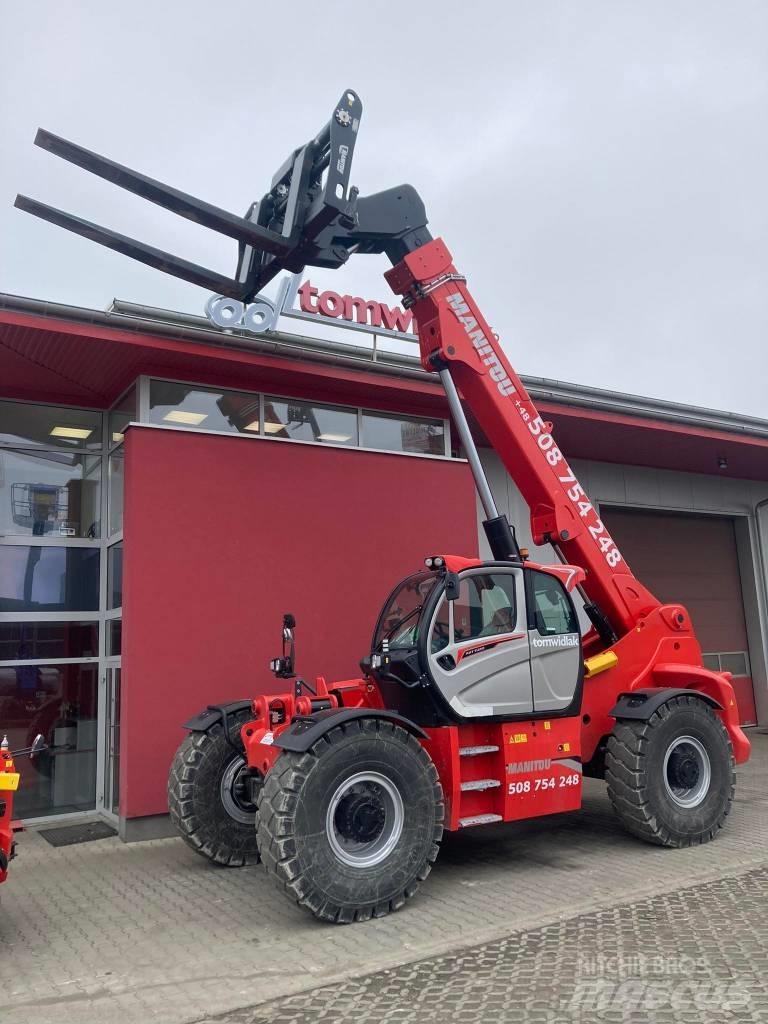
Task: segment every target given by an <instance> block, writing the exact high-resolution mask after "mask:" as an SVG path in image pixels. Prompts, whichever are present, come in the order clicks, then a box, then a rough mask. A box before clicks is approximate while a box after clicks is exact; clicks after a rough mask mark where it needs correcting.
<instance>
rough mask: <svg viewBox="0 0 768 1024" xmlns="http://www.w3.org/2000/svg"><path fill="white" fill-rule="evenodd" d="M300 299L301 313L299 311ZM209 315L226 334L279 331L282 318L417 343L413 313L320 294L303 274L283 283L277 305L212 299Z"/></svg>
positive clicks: (334, 294)
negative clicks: (333, 323) (327, 322)
mask: <svg viewBox="0 0 768 1024" xmlns="http://www.w3.org/2000/svg"><path fill="white" fill-rule="evenodd" d="M297 296H298V300H299V308H298V309H296V308H295V303H296V298H297ZM205 315H206V316H207V317H208V319H209V320H210V321H211V323H214V324H215V325H216V326H217V327H222V328H224V330H234V329H239V330H245V331H248V332H249V333H251V334H264V333H266V332H267V331H275V330H277V327H278V321H279V320H280V317H281V316H286V317H292V318H294V319H298V320H314V319H315V318H323V319H327V320H335V321H337V322H338V323H339V326H341V327H344V326H347V327H355V328H358V329H361V330H369V331H375V332H376V333H377V334H391V335H395V336H400V337H402V336H404V335H409V338H410V340H414V335H416V333H417V328H416V321H415V319H414V316H413V313H412V312H411V310H409V309H401V307H400V306H388V305H387V304H386V303H385V302H378V301H376V300H375V299H363V298H361V297H360V296H358V295H340V294H339V293H338V292H334V291H330V290H326V291H320V289H319V288H316V287H315V286H314V285H313V284H312V283H311V282H310V281H304V282H302V280H301V275H300V274H295V275H294V276H293V277H291V278H288V279H286V280H284V281H283V283H282V284H281V286H280V291H279V292H278V296H277V298H276V299H275V300H274V301H273V300H272V299H268V298H267V297H266V296H264V295H257V296H256V298H255V299H254V300H253V302H250V303H248V304H247V305H246V303H244V302H240V301H239V300H238V299H229V298H227V297H226V296H225V295H212V296H211V297H210V299H209V300H208V302H207V303H206V306H205ZM409 332H410V334H409Z"/></svg>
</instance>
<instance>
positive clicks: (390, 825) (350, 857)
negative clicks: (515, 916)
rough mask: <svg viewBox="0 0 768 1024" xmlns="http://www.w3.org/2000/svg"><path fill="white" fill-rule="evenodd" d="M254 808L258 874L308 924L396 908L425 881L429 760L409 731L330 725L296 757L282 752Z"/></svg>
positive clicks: (438, 816)
mask: <svg viewBox="0 0 768 1024" xmlns="http://www.w3.org/2000/svg"><path fill="white" fill-rule="evenodd" d="M361 777H364V778H362V779H361ZM355 780H358V781H355ZM258 806H259V822H258V837H259V850H260V851H261V858H262V861H263V863H264V867H265V868H266V870H267V873H268V874H269V875H270V876H271V877H272V878H273V879H274V881H275V882H276V884H277V886H278V888H279V889H281V890H283V891H284V892H285V893H286V895H287V896H289V898H292V899H294V900H295V901H296V902H297V903H298V904H299V905H300V906H302V907H304V908H306V909H307V910H309V911H310V912H311V913H312V914H313V915H314V916H315V917H317V918H319V919H321V920H323V921H333V922H335V923H337V924H349V923H351V922H352V921H367V920H368V919H369V918H371V917H383V916H384V915H385V914H388V913H390V911H394V910H398V909H399V908H400V907H402V906H403V904H404V903H405V901H406V900H407V899H410V898H411V897H412V896H413V895H414V893H415V892H416V890H417V889H418V887H419V882H422V881H424V879H425V878H426V877H427V875H428V874H429V872H430V869H431V867H432V864H433V863H434V861H435V858H436V857H437V853H438V849H439V844H440V840H441V838H442V834H443V815H444V810H445V808H444V803H443V791H442V788H441V786H440V781H439V779H438V775H437V770H436V768H435V766H434V764H433V762H432V759H431V758H430V757H429V755H428V754H427V752H426V751H425V750H424V748H423V747H422V746H421V744H420V743H419V742H418V740H416V739H415V737H414V736H412V735H411V734H410V733H409V732H406V730H405V729H402V728H400V727H399V726H397V725H394V724H393V723H392V722H387V721H382V720H380V719H358V720H356V721H353V722H346V723H343V724H341V725H338V726H336V727H335V728H334V729H332V730H330V732H328V733H326V734H325V736H323V737H322V738H321V739H319V740H318V741H317V742H316V743H315V744H314V745H313V746H312V748H311V749H310V750H309V751H308V752H307V753H305V754H295V753H289V752H288V751H285V752H283V753H282V754H281V755H280V757H279V759H278V760H277V761H276V762H275V764H274V766H273V767H272V768H271V770H270V771H269V772H268V773H267V776H266V778H265V780H264V785H263V787H262V789H261V792H260V794H259V801H258ZM398 826H399V828H398ZM366 858H367V859H368V860H369V861H371V863H367V864H366V863H364V862H365V860H366ZM376 858H380V859H379V860H376Z"/></svg>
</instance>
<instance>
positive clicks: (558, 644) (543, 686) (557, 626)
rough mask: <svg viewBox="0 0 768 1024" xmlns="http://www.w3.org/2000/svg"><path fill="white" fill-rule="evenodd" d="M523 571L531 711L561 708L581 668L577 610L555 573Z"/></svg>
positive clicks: (575, 684) (568, 700) (568, 698)
mask: <svg viewBox="0 0 768 1024" xmlns="http://www.w3.org/2000/svg"><path fill="white" fill-rule="evenodd" d="M525 572H526V575H527V576H528V587H527V591H528V605H529V612H530V614H529V619H528V622H529V627H530V628H529V632H528V638H529V641H530V650H531V677H532V680H533V706H534V711H536V712H539V713H540V712H547V711H562V710H563V709H564V708H567V707H568V705H569V704H570V703H571V701H572V700H573V697H574V694H575V693H576V687H577V686H578V684H579V680H580V678H581V673H582V671H583V665H582V655H581V633H580V631H579V622H578V619H577V617H576V610H575V608H574V607H573V601H571V599H570V597H569V596H568V593H567V592H566V590H565V587H564V586H563V585H562V583H561V582H560V580H559V579H558V578H557V577H556V576H553V575H552V574H551V573H546V572H539V571H538V570H536V569H526V570H525Z"/></svg>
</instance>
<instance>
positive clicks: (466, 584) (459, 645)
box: [428, 568, 533, 718]
mask: <svg viewBox="0 0 768 1024" xmlns="http://www.w3.org/2000/svg"><path fill="white" fill-rule="evenodd" d="M428 657H429V668H430V674H431V676H432V680H433V682H434V683H435V685H436V686H437V688H438V689H439V690H440V692H441V693H442V695H443V698H444V699H445V700H446V701H447V703H448V704H449V705H450V706H451V708H452V709H453V711H454V712H455V713H456V714H458V715H460V716H461V717H463V718H476V717H488V716H504V715H521V714H529V713H530V712H531V711H532V710H533V687H532V683H531V667H530V646H529V639H528V627H527V616H526V606H525V585H524V580H523V571H522V569H516V568H510V569H506V568H498V569H497V568H493V569H490V568H489V569H474V570H470V571H469V572H466V573H463V574H462V575H461V578H460V583H459V594H458V597H457V598H456V599H455V600H454V601H446V600H445V598H443V599H442V601H441V603H440V605H439V606H438V608H437V609H436V611H435V613H434V615H433V618H432V623H431V628H430V634H429V645H428Z"/></svg>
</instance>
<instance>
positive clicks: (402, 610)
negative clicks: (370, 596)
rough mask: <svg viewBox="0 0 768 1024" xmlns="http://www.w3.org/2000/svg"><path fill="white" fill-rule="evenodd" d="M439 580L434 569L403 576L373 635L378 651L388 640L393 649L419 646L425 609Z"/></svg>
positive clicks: (375, 649) (374, 644)
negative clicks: (422, 612)
mask: <svg viewBox="0 0 768 1024" xmlns="http://www.w3.org/2000/svg"><path fill="white" fill-rule="evenodd" d="M437 580H438V577H437V576H435V574H434V573H431V572H419V573H416V574H415V575H414V576H409V577H408V579H406V580H403V582H402V583H401V584H400V586H399V587H398V588H397V590H396V591H395V592H394V594H393V595H392V596H391V597H390V599H389V601H388V602H387V605H386V606H385V608H384V611H383V612H382V613H381V616H380V618H379V623H378V625H377V626H376V635H375V636H374V638H373V649H374V651H380V650H381V649H382V644H383V642H384V641H385V640H386V641H387V642H388V645H389V649H390V650H398V649H399V650H402V649H404V648H409V647H415V646H416V640H417V637H418V626H419V620H420V618H421V609H422V608H423V607H424V602H425V601H426V600H427V597H428V596H429V595H430V593H431V592H432V589H433V587H434V586H435V584H436V583H437Z"/></svg>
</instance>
